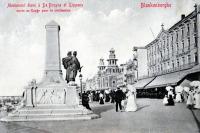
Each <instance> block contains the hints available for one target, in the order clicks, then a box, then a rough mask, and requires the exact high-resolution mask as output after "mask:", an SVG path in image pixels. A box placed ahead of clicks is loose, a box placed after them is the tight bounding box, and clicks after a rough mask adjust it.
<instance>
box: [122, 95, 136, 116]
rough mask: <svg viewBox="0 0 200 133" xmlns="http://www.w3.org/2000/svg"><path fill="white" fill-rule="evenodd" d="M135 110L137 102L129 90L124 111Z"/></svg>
mask: <svg viewBox="0 0 200 133" xmlns="http://www.w3.org/2000/svg"><path fill="white" fill-rule="evenodd" d="M136 110H137V104H136V98H135V95H134V94H132V93H131V92H129V94H128V100H127V105H126V109H125V111H126V112H129V111H136Z"/></svg>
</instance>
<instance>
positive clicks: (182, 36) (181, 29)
mask: <svg viewBox="0 0 200 133" xmlns="http://www.w3.org/2000/svg"><path fill="white" fill-rule="evenodd" d="M181 32H182V39H184V30H183V27H182V28H181Z"/></svg>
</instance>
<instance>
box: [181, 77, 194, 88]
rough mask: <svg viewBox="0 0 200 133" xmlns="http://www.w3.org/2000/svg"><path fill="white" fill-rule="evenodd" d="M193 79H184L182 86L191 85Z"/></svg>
mask: <svg viewBox="0 0 200 133" xmlns="http://www.w3.org/2000/svg"><path fill="white" fill-rule="evenodd" d="M190 83H191V81H190V80H188V79H184V80H183V82H181V83H180V86H182V87H190Z"/></svg>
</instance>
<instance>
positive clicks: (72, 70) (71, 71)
mask: <svg viewBox="0 0 200 133" xmlns="http://www.w3.org/2000/svg"><path fill="white" fill-rule="evenodd" d="M76 55H77V52H76V51H74V52H73V56H72V53H71V51H70V52H68V53H67V57H65V58H63V59H62V62H63V65H64V68H65V69H66V78H65V80H66V81H67V83H69V82H70V81H75V78H76V75H77V71H78V70H79V72H81V68H82V67H80V62H79V60H78V59H77V57H76Z"/></svg>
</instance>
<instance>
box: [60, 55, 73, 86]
mask: <svg viewBox="0 0 200 133" xmlns="http://www.w3.org/2000/svg"><path fill="white" fill-rule="evenodd" d="M62 63H63V66H64V68H65V69H66V77H65V80H66V81H67V83H69V81H70V74H71V71H72V52H71V51H69V52H68V53H67V57H65V58H63V59H62Z"/></svg>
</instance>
